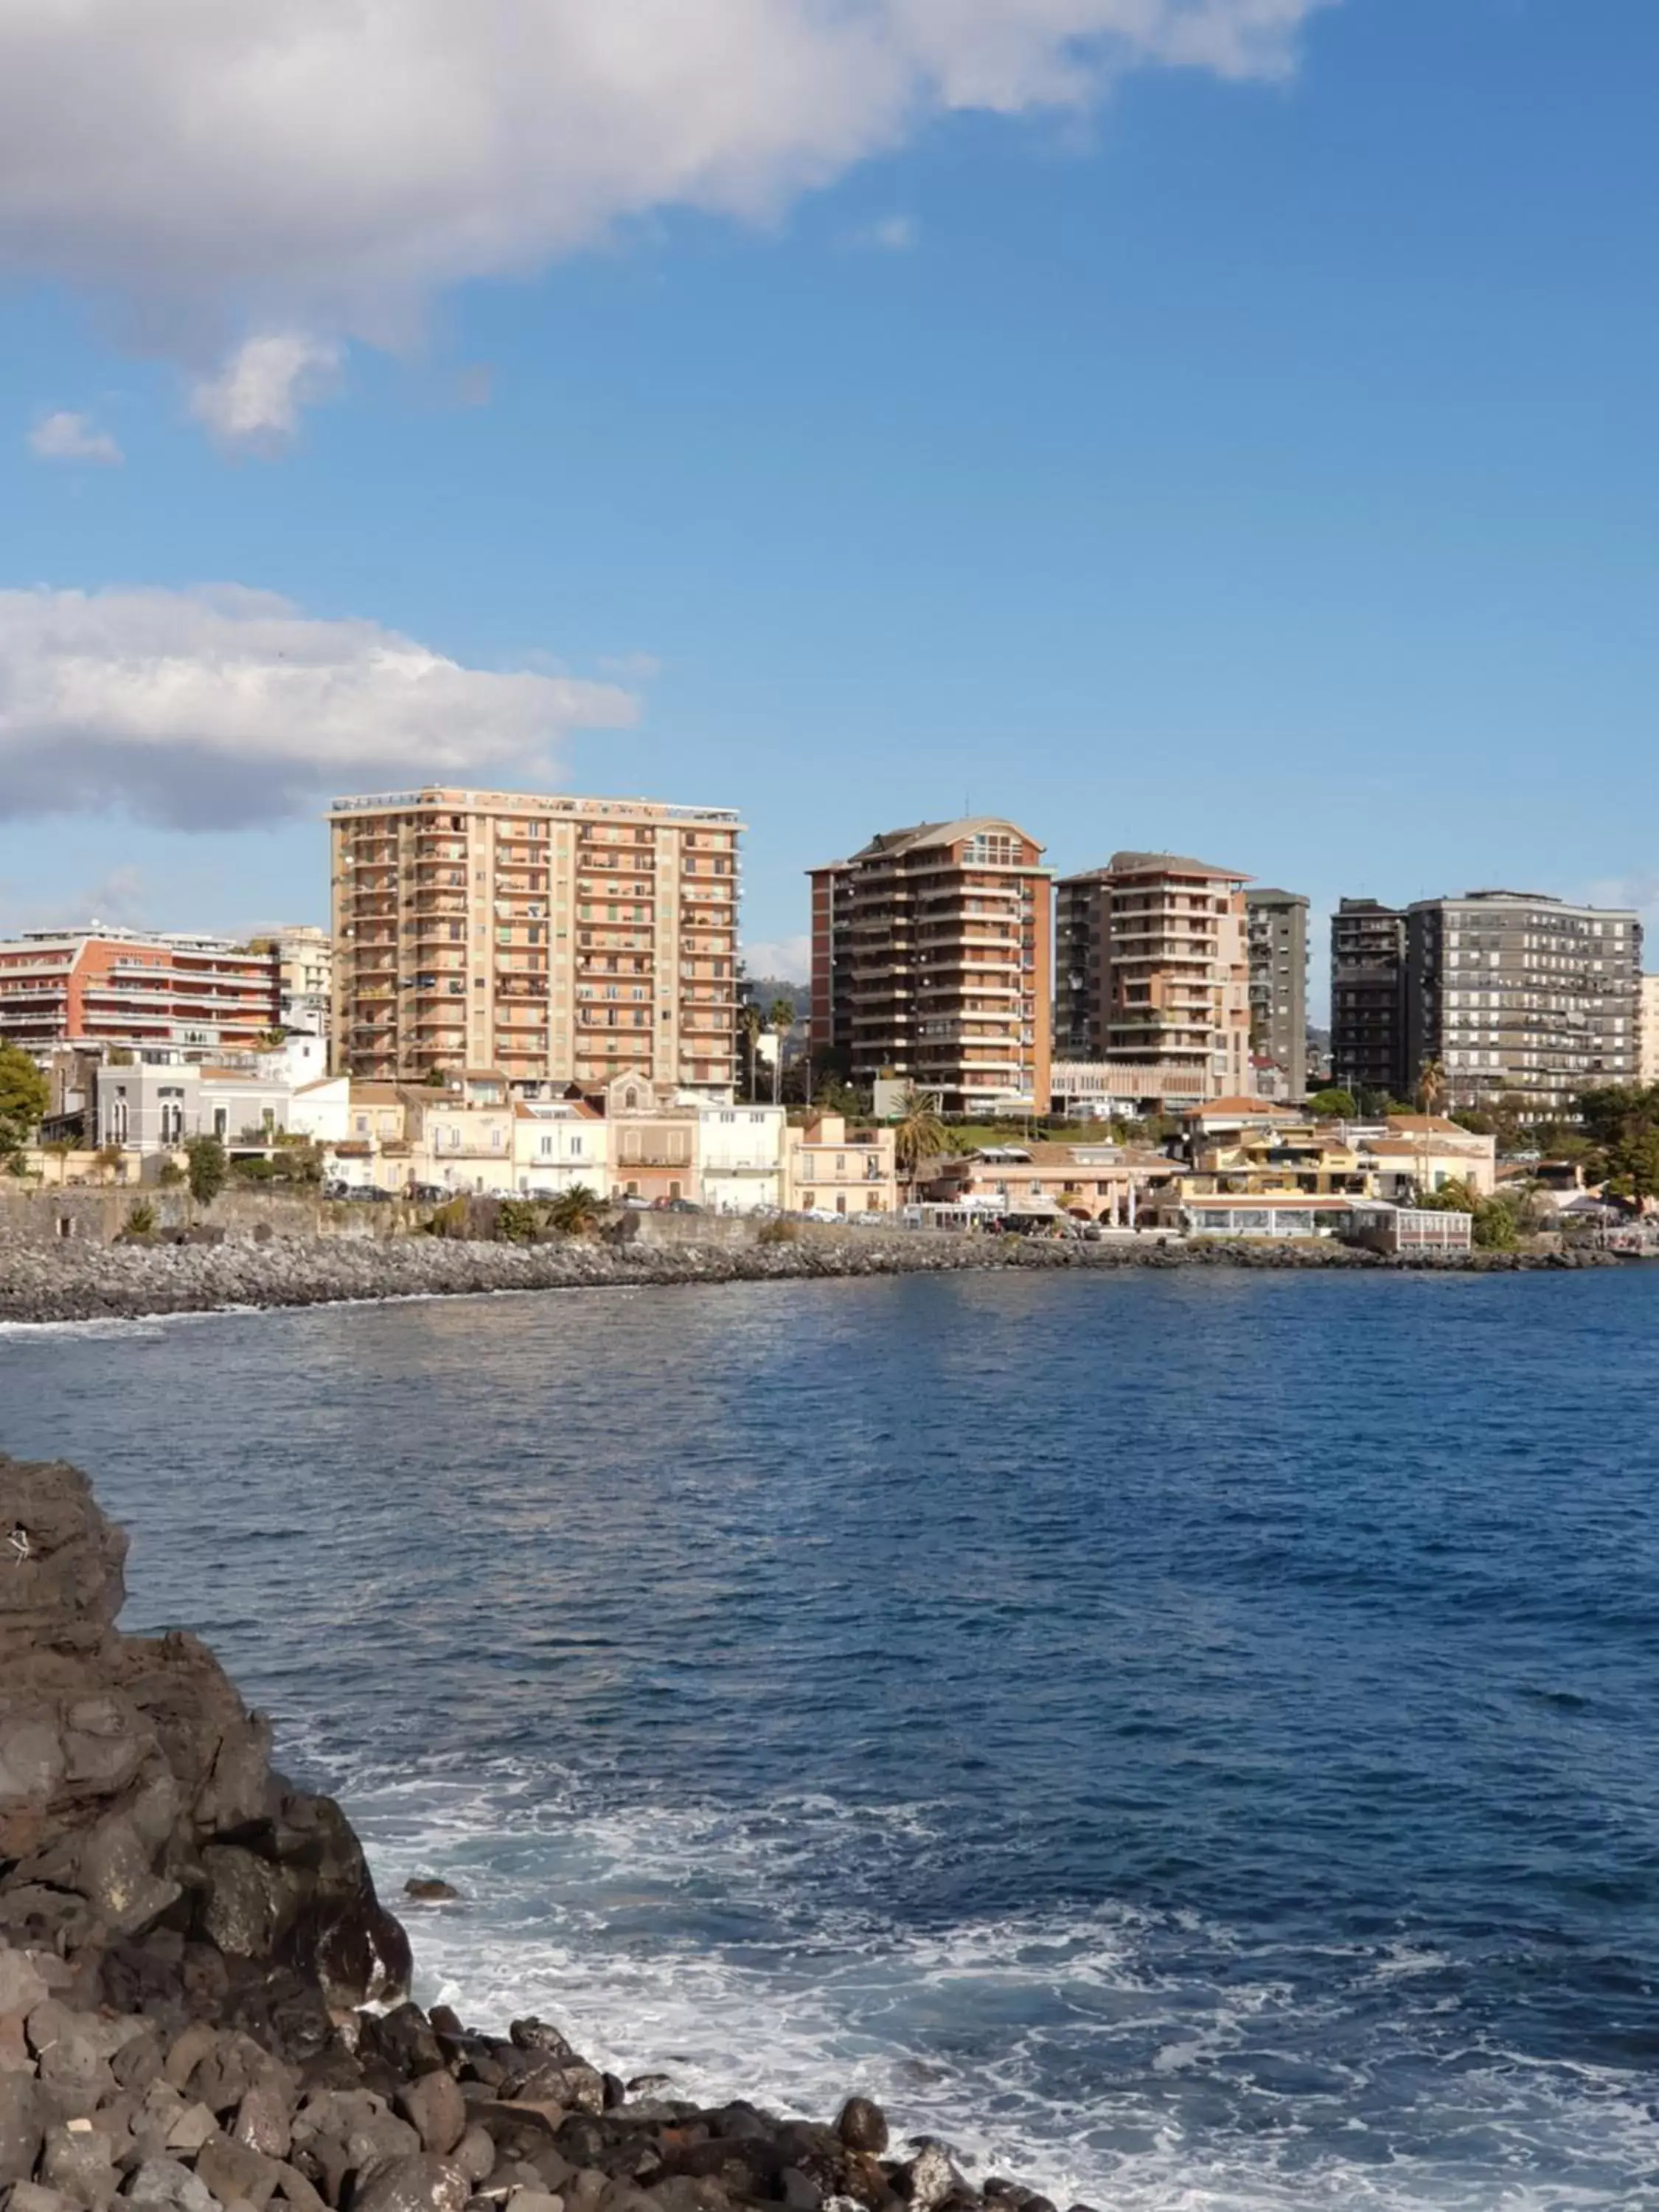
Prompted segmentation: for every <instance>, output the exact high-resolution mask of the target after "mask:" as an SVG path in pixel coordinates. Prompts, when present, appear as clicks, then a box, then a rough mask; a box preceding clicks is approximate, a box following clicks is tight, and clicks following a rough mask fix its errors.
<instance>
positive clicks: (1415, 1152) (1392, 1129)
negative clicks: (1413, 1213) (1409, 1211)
mask: <svg viewBox="0 0 1659 2212" xmlns="http://www.w3.org/2000/svg"><path fill="white" fill-rule="evenodd" d="M1361 1152H1362V1157H1363V1158H1364V1159H1365V1160H1366V1162H1367V1163H1368V1164H1369V1166H1370V1172H1371V1175H1372V1177H1373V1188H1374V1189H1375V1192H1376V1196H1377V1197H1378V1198H1384V1199H1389V1200H1392V1201H1395V1202H1402V1201H1404V1200H1408V1199H1410V1198H1412V1197H1414V1196H1415V1195H1416V1194H1418V1193H1419V1191H1435V1190H1443V1189H1444V1188H1445V1186H1446V1185H1447V1184H1448V1183H1449V1182H1466V1183H1468V1186H1469V1188H1470V1189H1471V1190H1472V1191H1474V1194H1475V1195H1476V1197H1478V1198H1490V1197H1491V1196H1492V1193H1493V1192H1494V1191H1495V1190H1496V1189H1497V1188H1498V1139H1496V1138H1495V1137H1493V1136H1492V1135H1490V1134H1488V1135H1486V1136H1480V1135H1478V1134H1477V1133H1475V1132H1474V1130H1473V1129H1465V1128H1462V1127H1460V1126H1459V1124H1458V1123H1457V1122H1455V1121H1447V1120H1446V1119H1445V1117H1444V1116H1443V1115H1439V1114H1390V1115H1389V1118H1388V1122H1387V1125H1386V1133H1384V1134H1383V1135H1380V1136H1378V1135H1368V1136H1366V1137H1365V1138H1364V1139H1363V1140H1362V1143H1361Z"/></svg>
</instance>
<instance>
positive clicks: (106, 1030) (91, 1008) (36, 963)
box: [0, 922, 278, 1062]
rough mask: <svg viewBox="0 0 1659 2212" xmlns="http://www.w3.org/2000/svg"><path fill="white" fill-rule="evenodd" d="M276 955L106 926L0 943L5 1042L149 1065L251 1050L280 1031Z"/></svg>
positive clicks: (0, 1031) (41, 1053) (38, 1052)
mask: <svg viewBox="0 0 1659 2212" xmlns="http://www.w3.org/2000/svg"><path fill="white" fill-rule="evenodd" d="M277 1012H278V978H277V971H276V962H275V960H274V958H273V957H272V955H271V954H270V953H269V952H255V951H252V950H251V949H250V948H249V947H247V946H246V945H234V944H232V943H231V942H230V941H229V940H228V939H225V938H220V937H195V936H190V935H186V934H173V933H167V934H159V933H157V934H152V933H146V932H144V931H142V930H133V929H118V928H115V927H111V926H109V925H107V924H105V923H102V922H94V923H92V924H90V925H89V926H88V927H87V928H85V929H73V930H32V931H28V932H26V933H24V934H23V935H22V936H21V937H16V938H11V939H7V940H5V941H4V942H0V1040H4V1041H5V1042H9V1043H12V1044H15V1045H21V1047H22V1048H23V1050H24V1051H25V1052H28V1053H32V1054H33V1055H34V1056H35V1057H36V1058H37V1059H40V1060H44V1059H46V1057H47V1056H48V1055H49V1054H51V1053H52V1051H53V1050H54V1048H58V1047H61V1046H66V1045H76V1046H82V1047H84V1048H89V1049H92V1050H96V1051H99V1052H106V1051H121V1052H131V1053H132V1054H135V1055H136V1057H137V1058H138V1059H139V1060H151V1061H167V1060H180V1061H185V1062H189V1061H201V1060H216V1059H217V1058H218V1057H219V1055H220V1054H222V1053H224V1052H227V1051H228V1052H252V1051H253V1050H254V1049H255V1048H257V1047H258V1044H259V1042H260V1041H261V1039H262V1038H263V1037H264V1036H266V1035H267V1034H268V1032H269V1031H270V1030H272V1029H274V1028H275V1027H276V1019H277Z"/></svg>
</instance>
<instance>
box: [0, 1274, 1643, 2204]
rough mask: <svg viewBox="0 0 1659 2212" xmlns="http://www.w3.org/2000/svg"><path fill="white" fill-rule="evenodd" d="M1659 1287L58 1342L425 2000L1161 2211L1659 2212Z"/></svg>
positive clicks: (1119, 1284)
mask: <svg viewBox="0 0 1659 2212" xmlns="http://www.w3.org/2000/svg"><path fill="white" fill-rule="evenodd" d="M1656 1419H1659V1274H1656V1273H1652V1272H1650V1271H1648V1270H1645V1269H1642V1268H1631V1269H1629V1270H1626V1271H1620V1272H1614V1273H1597V1274H1594V1275H1583V1276H1549V1275H1534V1276H1524V1277H1512V1278H1493V1279H1486V1278H1475V1277H1448V1278H1443V1279H1440V1278H1432V1279H1406V1278H1400V1279H1396V1278H1393V1277H1388V1276H1370V1275H1366V1276H1353V1277H1350V1276H1334V1275H1333V1276H1326V1275H1316V1276H1299V1275H1297V1276H1277V1275H1265V1274H1250V1273H1209V1272H1206V1273H1197V1272H1193V1273H1170V1274H1152V1273H1123V1274H1110V1275H1106V1274H1103V1275H1100V1276H1098V1277H1095V1276H1067V1277H1066V1278H1063V1279H1060V1278H1052V1277H1041V1276H1031V1277H1024V1276H999V1275H983V1276H972V1275H969V1276H960V1277H954V1278H948V1279H922V1278H911V1279H898V1280H893V1281H882V1282H869V1283H845V1284H824V1285H789V1286H784V1285H755V1286H737V1287H732V1288H730V1289H726V1290H720V1291H696V1292H688V1291H672V1290H663V1291H601V1292H584V1293H578V1294H574V1295H572V1294H544V1295H540V1296H526V1297H505V1298H491V1299H477V1300H465V1301H455V1302H431V1303H411V1304H398V1305H387V1306H362V1307H354V1308H345V1309H335V1310H317V1311H312V1312H307V1313H298V1314H276V1315H232V1316H220V1317H214V1318H207V1319H192V1320H183V1321H177V1322H157V1323H153V1324H148V1323H147V1324H134V1325H130V1326H111V1327H107V1328H104V1327H92V1328H73V1329H60V1330H47V1331H22V1330H20V1331H14V1332H10V1333H8V1334H0V1443H4V1445H5V1446H6V1447H7V1448H9V1449H11V1450H13V1451H16V1452H20V1453H23V1454H26V1455H46V1454H55V1453H59V1452H61V1453H64V1454H66V1455H70V1456H71V1457H73V1458H75V1459H76V1460H77V1461H78V1462H80V1463H81V1464H82V1465H83V1466H85V1467H86V1468H88V1471H89V1472H90V1473H91V1474H93V1475H94V1479H95V1480H96V1482H97V1485H98V1486H99V1489H100V1493H101V1495H102V1497H103V1498H104V1500H105V1502H106V1504H107V1505H108V1507H109V1508H110V1510H112V1511H113V1512H114V1513H116V1514H117V1515H118V1516H119V1517H120V1518H122V1519H123V1520H124V1521H125V1522H127V1524H128V1525H129V1526H130V1527H131V1529H132V1531H133V1536H134V1543H133V1550H132V1556H131V1564H130V1572H129V1580H130V1585H131V1599H130V1602H129V1606H128V1610H127V1615H126V1620H127V1624H128V1625H129V1626H154V1625H157V1624H162V1623H175V1622H178V1623H185V1624H187V1625H190V1626H194V1627H196V1628H197V1629H199V1630H200V1631H201V1632H203V1633H204V1635H206V1636H207V1637H209V1638H210V1639H211V1640H212V1642H213V1643H214V1644H216V1647H217V1649H218V1650H219V1651H220V1652H221V1654H222V1656H223V1657H224V1658H225V1660H226V1662H227V1663H228V1665H229V1666H230V1667H231V1668H232V1669H233V1671H234V1673H235V1674H236V1675H237V1676H238V1678H239V1680H240V1681H241V1683H242V1685H243V1686H244V1688H245V1690H246V1692H247V1693H248V1694H249V1696H250V1697H251V1698H252V1699H253V1700H255V1701H256V1702H258V1704H259V1705H262V1706H264V1708H265V1709H266V1710H268V1711H270V1713H271V1714H272V1715H273V1716H274V1717H275V1721H276V1730H277V1736H278V1741H279V1746H280V1748H281V1751H282V1753H283V1755H284V1756H285V1758H286V1759H287V1760H288V1762H289V1764H290V1765H291V1766H292V1767H293V1768H294V1769H295V1771H299V1772H301V1774H303V1775H304V1776H305V1777H306V1778H307V1779H309V1780H312V1781H313V1782H319V1783H321V1784H325V1785H326V1786H329V1787H331V1788H332V1789H333V1790H336V1791H337V1794H338V1795H340V1796H342V1797H343V1800H344V1802H346V1804H347V1806H348V1808H349V1810H350V1812H351V1813H352V1814H353V1815H354V1817H355V1818H356V1820H357V1821H358V1823H359V1825H360V1826H361V1827H362V1830H363V1831H364V1832H365V1834H366V1836H367V1837H368V1839H369V1841H370V1844H371V1846H372V1850H373V1852H374V1859H375V1863H376V1865H377V1869H378V1870H379V1872H380V1875H381V1877H382V1880H383V1881H384V1883H385V1884H386V1887H388V1888H390V1889H392V1890H395V1889H397V1888H398V1887H401V1883H402V1881H403V1879H404V1876H405V1875H409V1874H411V1873H417V1872H418V1873H437V1874H441V1875H447V1876H449V1877H450V1878H451V1879H452V1880H453V1881H454V1882H456V1884H457V1885H458V1886H459V1888H460V1889H461V1890H462V1891H463V1892H464V1893H465V1900H466V1901H465V1904H464V1905H461V1906H459V1907H455V1908H445V1909H442V1910H438V1911H421V1912H420V1913H419V1914H418V1916H416V1917H414V1923H413V1924H414V1932H415V1936H416V1945H417V1954H418V1957H419V1960H420V1966H421V1976H422V1980H421V1993H422V1995H423V1996H426V1997H427V1998H428V1999H433V1998H435V1997H437V1996H440V1995H442V1996H446V1997H448V1998H449V1999H451V2000H452V2001H454V2002H459V2004H460V2005H461V2006H462V2007H463V2008H464V2009H468V2010H470V2011H471V2012H472V2013H473V2014H474V2015H477V2016H478V2017H481V2018H486V2019H501V2018H504V2017H505V2016H506V2015H507V2013H508V2011H509V2009H522V2008H535V2009H538V2010H540V2011H543V2012H544V2013H545V2014H547V2015H550V2016H551V2017H554V2018H556V2019H559V2020H561V2021H564V2022H566V2023H568V2025H569V2026H570V2027H571V2029H572V2031H573V2032H574V2034H575V2035H576V2037H577V2039H578V2040H579V2041H580V2042H582V2043H583V2044H584V2045H586V2046H587V2047H589V2048H590V2049H591V2050H592V2051H594V2052H595V2053H596V2054H598V2055H599V2057H602V2058H603V2059H604V2060H605V2061H606V2062H607V2063H611V2064H613V2065H615V2066H616V2067H617V2069H619V2070H622V2071H624V2072H630V2071H638V2070H641V2069H645V2068H647V2067H655V2066H658V2065H662V2066H663V2067H665V2069H666V2070H667V2071H669V2072H670V2073H671V2074H672V2075H674V2077H675V2080H676V2082H677V2085H678V2087H679V2088H680V2089H681V2090H682V2091H684V2092H685V2093H695V2094H710V2095H728V2094H732V2093H738V2092H739V2091H742V2092H744V2093H755V2092H763V2093H766V2094H767V2095H769V2097H771V2098H772V2099H773V2100H776V2101H779V2102H781V2103H784V2104H787V2105H790V2106H794V2107H797V2108H799V2109H802V2110H805V2111H807V2112H813V2113H817V2114H823V2113H826V2112H828V2111H829V2110H830V2109H831V2108H832V2107H833V2106H834V2104H835V2102H836V2100H837V2099H838V2098H839V2096H840V2095H841V2094H842V2093H844V2092H845V2091H847V2090H848V2089H850V2088H853V2087H860V2088H862V2089H865V2090H866V2091H868V2092H869V2093H873V2094H875V2095H877V2096H879V2097H880V2098H881V2099H882V2100H884V2102H885V2103H887V2104H888V2105H889V2106H890V2108H891V2110H892V2111H893V2112H894V2113H895V2115H896V2118H897V2119H898V2120H899V2121H900V2123H901V2124H902V2127H903V2128H904V2129H905V2130H906V2131H909V2130H921V2129H927V2130H931V2131H933V2132H935V2133H937V2134H939V2135H940V2136H944V2137H945V2138H946V2139H947V2140H948V2141H950V2142H952V2143H953V2144H954V2145H955V2146H956V2147H957V2149H958V2151H959V2153H960V2154H961V2155H962V2156H963V2158H964V2159H966V2160H972V2161H973V2162H974V2163H973V2166H972V2169H971V2170H972V2171H973V2172H975V2174H977V2175H978V2176H980V2177H981V2178H983V2176H984V2175H985V2174H987V2172H993V2171H997V2170H1000V2171H1003V2172H1010V2171H1012V2172H1017V2173H1019V2174H1022V2175H1023V2176H1024V2177H1025V2178H1027V2179H1038V2180H1040V2181H1042V2183H1043V2184H1044V2185H1047V2187H1048V2189H1049V2190H1050V2191H1051V2193H1053V2194H1054V2195H1055V2196H1056V2197H1058V2199H1059V2201H1060V2203H1062V2204H1064V2203H1066V2202H1068V2201H1069V2200H1070V2199H1071V2198H1072V2197H1085V2198H1087V2199H1088V2200H1090V2201H1091V2202H1092V2203H1096V2204H1098V2205H1102V2206H1109V2207H1112V2208H1115V2212H1152V2208H1157V2212H1262V2209H1264V2208H1271V2209H1272V2212H1279V2208H1288V2207H1292V2206H1294V2207H1297V2208H1319V2212H1325V2209H1326V2208H1329V2209H1330V2212H1338V2208H1341V2212H1347V2208H1359V2212H1396V2208H1401V2209H1403V2208H1407V2207H1410V2208H1420V2207H1437V2208H1449V2209H1450V2208H1456V2212H1492V2208H1498V2207H1504V2208H1517V2209H1519V2212H1546V2209H1547V2212H1554V2208H1565V2207H1579V2206H1618V2207H1620V2208H1626V2207H1630V2208H1635V2207H1659V1757H1656V1734H1659V1441H1656V1435H1659V1431H1656Z"/></svg>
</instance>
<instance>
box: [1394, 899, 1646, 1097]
mask: <svg viewBox="0 0 1659 2212" xmlns="http://www.w3.org/2000/svg"><path fill="white" fill-rule="evenodd" d="M1641 978H1642V925H1641V923H1640V922H1639V921H1638V920H1637V917H1636V915H1635V914H1634V913H1633V912H1632V911H1629V910H1627V909H1626V910H1623V911H1607V910H1604V909H1602V908H1596V907H1588V906H1569V905H1568V904H1567V903H1566V902H1565V901H1564V900H1561V899H1555V898H1547V897H1544V896H1541V895H1540V894H1539V893H1537V892H1533V891H1505V890H1489V891H1469V892H1468V893H1466V894H1465V895H1464V896H1462V898H1443V899H1419V900H1418V901H1417V902H1415V903H1414V904H1413V906H1412V907H1411V908H1408V910H1407V987H1406V1052H1407V1065H1408V1066H1409V1068H1410V1069H1411V1070H1412V1072H1413V1076H1415V1075H1416V1074H1417V1073H1419V1072H1420V1071H1421V1069H1422V1068H1423V1067H1424V1066H1425V1065H1427V1064H1428V1063H1430V1062H1431V1061H1433V1062H1437V1063H1438V1064H1439V1066H1441V1067H1442V1068H1443V1071H1444V1073H1445V1079H1446V1103H1447V1104H1448V1105H1449V1107H1450V1108H1452V1109H1454V1110H1455V1109H1459V1108H1463V1107H1480V1106H1482V1105H1490V1104H1491V1103H1492V1102H1493V1101H1494V1100H1496V1099H1498V1098H1499V1097H1505V1096H1509V1097H1517V1098H1519V1099H1521V1100H1522V1101H1523V1102H1524V1104H1525V1109H1526V1110H1527V1111H1528V1113H1529V1114H1530V1115H1533V1116H1534V1117H1535V1118H1537V1119H1539V1120H1548V1119H1552V1118H1553V1117H1554V1116H1556V1115H1560V1114H1563V1113H1568V1112H1571V1109H1572V1104H1573V1100H1574V1098H1575V1097H1576V1096H1577V1093H1578V1092H1579V1091H1583V1090H1590V1089H1597V1088H1600V1087H1601V1085H1608V1084H1625V1083H1633V1082H1635V1081H1636V1079H1637V1077H1638V1069H1639V1066H1640V1042H1641Z"/></svg>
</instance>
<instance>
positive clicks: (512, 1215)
mask: <svg viewBox="0 0 1659 2212" xmlns="http://www.w3.org/2000/svg"><path fill="white" fill-rule="evenodd" d="M541 1225H542V1213H541V1208H540V1207H539V1206H532V1204H531V1202H530V1200H528V1199H527V1198H504V1199H502V1200H501V1203H500V1205H499V1206H497V1207H496V1208H495V1234H496V1236H497V1237H500V1238H501V1239H502V1240H503V1241H504V1242H505V1243H508V1244H533V1243H534V1242H535V1241H536V1238H537V1237H538V1234H539V1232H540V1230H541Z"/></svg>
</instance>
